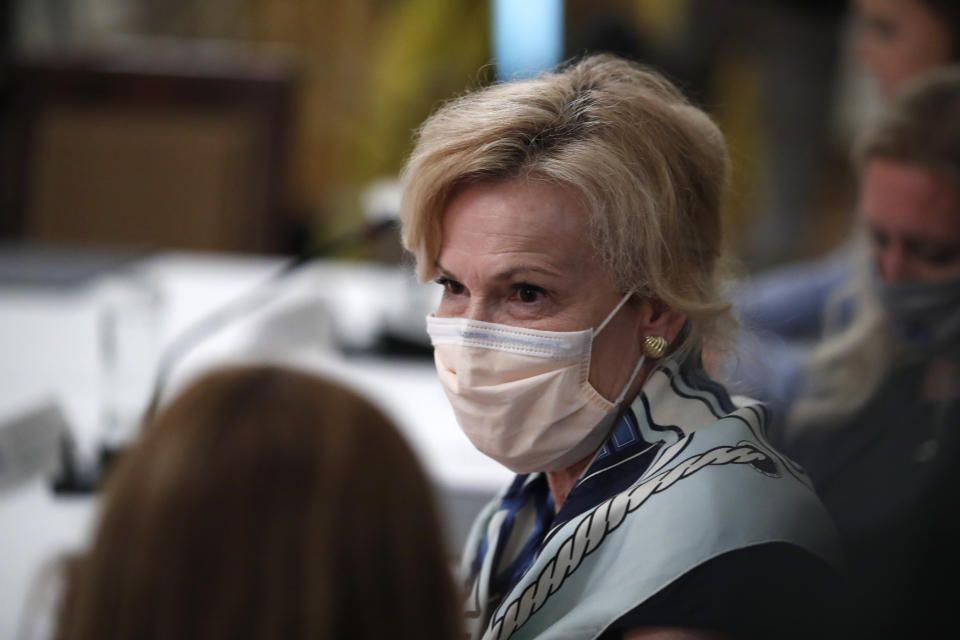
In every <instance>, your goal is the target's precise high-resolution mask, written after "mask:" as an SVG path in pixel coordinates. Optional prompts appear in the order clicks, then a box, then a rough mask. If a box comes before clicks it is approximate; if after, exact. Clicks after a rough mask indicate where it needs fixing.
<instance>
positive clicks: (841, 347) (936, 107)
mask: <svg viewBox="0 0 960 640" xmlns="http://www.w3.org/2000/svg"><path fill="white" fill-rule="evenodd" d="M857 157H858V161H859V162H858V164H859V168H860V174H861V186H860V198H859V217H860V229H859V231H860V243H859V244H858V245H857V246H858V248H859V250H860V256H859V257H860V258H861V259H860V260H859V261H858V266H859V268H860V270H859V273H857V274H856V277H855V278H854V280H853V281H852V282H851V283H850V286H849V288H848V289H847V290H846V291H843V292H842V293H843V295H841V296H839V297H838V298H837V299H836V300H834V301H833V304H832V305H831V307H830V308H829V309H828V311H829V312H831V313H830V314H828V316H829V315H831V314H832V315H834V316H835V317H834V318H833V319H831V318H829V317H828V323H827V326H828V337H827V338H826V339H825V340H824V341H823V342H822V343H820V344H819V346H818V347H817V349H816V350H815V352H814V356H813V360H812V362H811V364H810V367H809V370H808V371H807V372H806V389H807V390H806V393H805V395H803V396H801V398H800V399H799V400H798V402H797V403H796V405H795V407H794V410H793V411H792V413H791V415H790V419H789V423H788V425H787V429H786V431H785V432H784V433H783V435H782V443H781V444H782V447H783V449H784V450H785V451H786V452H787V454H788V455H790V456H791V457H792V458H794V459H795V460H796V461H797V462H799V463H800V464H801V465H802V466H803V467H804V468H805V469H806V470H807V472H808V473H809V474H810V477H811V478H812V479H813V482H814V485H815V487H816V488H817V491H818V493H819V494H820V496H821V497H822V499H823V500H824V502H825V503H826V505H827V507H828V508H829V509H830V513H831V515H832V516H833V518H834V520H835V522H836V523H837V526H838V528H839V530H840V534H841V538H842V542H843V544H844V549H845V551H846V554H847V557H848V560H849V561H850V565H851V572H852V573H853V577H854V579H855V584H856V587H857V595H858V596H859V606H858V607H857V608H855V609H854V611H853V614H854V627H853V628H852V630H851V632H850V635H851V637H871V638H874V637H888V636H891V637H892V636H893V635H895V634H897V633H901V632H902V633H906V634H907V635H908V636H910V637H915V636H922V635H923V634H922V632H926V631H930V632H932V631H939V629H940V628H941V626H942V625H948V624H949V623H950V620H951V618H952V606H953V593H954V591H953V589H952V588H951V587H950V586H949V585H951V584H952V582H953V580H954V579H955V578H956V575H957V572H958V570H960V562H958V554H957V548H956V544H957V541H958V540H960V526H958V518H957V512H956V510H957V506H958V505H960V431H958V427H960V66H955V67H951V68H948V69H945V70H940V71H935V72H932V73H931V74H930V75H929V76H925V77H924V78H922V79H920V80H919V81H916V83H915V84H912V85H910V86H908V88H906V89H905V90H904V91H903V92H902V93H901V94H899V95H898V97H897V98H896V99H895V100H894V102H893V103H892V104H891V105H890V107H889V109H888V110H887V111H886V112H885V113H884V114H883V115H882V116H881V118H880V120H879V121H878V122H877V123H876V125H875V126H874V127H872V128H871V129H870V130H869V131H868V132H867V134H866V136H865V137H864V138H863V140H862V141H861V144H860V146H859V147H858V151H857ZM944 628H949V627H944Z"/></svg>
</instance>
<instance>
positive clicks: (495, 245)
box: [439, 178, 596, 269]
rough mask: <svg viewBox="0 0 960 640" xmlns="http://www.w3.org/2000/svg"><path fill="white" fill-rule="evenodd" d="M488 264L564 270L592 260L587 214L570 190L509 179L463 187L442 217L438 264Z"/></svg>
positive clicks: (593, 253) (505, 267) (592, 252)
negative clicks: (487, 261) (476, 261)
mask: <svg viewBox="0 0 960 640" xmlns="http://www.w3.org/2000/svg"><path fill="white" fill-rule="evenodd" d="M470 259H490V260H496V261H499V262H500V263H502V264H501V265H500V266H501V267H502V268H504V269H509V268H515V267H516V266H517V265H516V264H514V265H512V266H509V265H508V263H510V262H530V263H531V264H532V265H536V264H538V263H544V265H543V266H546V267H552V268H555V269H556V268H563V267H566V266H579V267H581V268H582V267H584V266H588V265H587V263H590V262H592V261H595V260H596V255H595V252H594V250H593V245H592V244H591V242H590V230H589V212H588V211H587V210H586V208H585V206H584V205H583V204H582V201H581V199H580V198H578V197H577V195H576V194H575V193H574V192H573V191H572V189H570V188H564V187H562V186H559V185H556V184H552V183H548V182H544V181H537V180H528V179H522V178H518V179H513V180H509V181H506V182H498V183H481V184H474V185H469V186H466V187H463V188H462V189H460V190H459V191H458V192H457V193H456V194H455V195H454V197H453V198H451V200H450V202H449V203H448V205H447V208H446V209H445V211H444V213H443V239H442V243H441V248H440V256H439V262H440V264H441V265H442V266H444V267H445V268H447V269H451V268H453V267H452V265H451V264H449V263H450V262H451V261H454V262H457V261H464V260H470Z"/></svg>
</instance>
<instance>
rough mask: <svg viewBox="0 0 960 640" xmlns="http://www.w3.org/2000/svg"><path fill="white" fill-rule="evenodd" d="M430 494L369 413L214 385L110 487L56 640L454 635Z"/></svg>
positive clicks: (73, 577) (125, 459)
mask: <svg viewBox="0 0 960 640" xmlns="http://www.w3.org/2000/svg"><path fill="white" fill-rule="evenodd" d="M456 602H457V597H456V595H455V590H454V586H453V583H452V580H451V575H450V574H449V572H448V567H447V561H446V558H445V553H444V545H443V541H442V535H441V532H440V523H439V518H438V514H437V512H436V509H435V507H434V504H433V496H432V489H431V486H430V483H429V482H428V480H427V477H426V474H425V473H424V472H423V470H422V468H421V467H420V465H419V463H418V462H417V460H416V458H415V456H414V454H413V452H412V451H411V450H410V448H409V446H408V445H407V444H406V442H404V440H403V438H402V437H401V436H400V434H399V433H398V432H397V430H396V429H395V428H394V426H393V424H392V423H391V422H390V421H389V420H388V419H387V418H386V417H385V416H384V415H383V414H382V413H381V412H380V411H378V410H377V409H376V408H375V407H373V406H372V405H371V404H370V403H369V402H368V401H366V400H364V399H363V398H361V397H360V396H358V395H356V394H354V393H351V392H349V391H347V390H346V389H344V388H342V387H341V386H339V385H337V384H335V383H332V382H328V381H325V380H322V379H320V378H317V377H314V376H312V375H309V374H306V373H302V372H297V371H293V370H286V369H282V368H277V367H270V366H257V367H250V368H246V367H245V368H237V369H226V370H221V371H217V372H215V373H211V374H208V375H207V376H205V377H204V378H202V379H201V380H200V381H199V382H197V383H196V384H194V385H192V386H191V387H190V388H189V389H188V390H187V391H186V392H185V393H183V394H182V395H181V396H179V397H178V398H177V399H176V400H175V401H174V402H173V403H172V404H171V405H170V406H169V407H168V408H166V409H165V410H164V411H162V412H161V413H160V414H159V415H158V416H157V417H156V418H154V419H153V420H152V421H151V422H150V423H148V424H147V425H146V426H145V427H144V432H143V434H142V436H141V438H140V440H139V442H138V443H137V444H136V445H135V446H134V447H133V448H132V449H131V450H129V451H127V452H125V453H124V454H123V455H122V457H121V458H120V461H119V463H118V466H117V468H115V469H114V470H113V471H111V473H110V477H109V480H108V483H107V487H106V494H105V496H104V503H103V511H102V515H101V518H100V521H99V524H98V527H97V530H96V533H95V536H94V540H93V544H92V547H91V548H90V550H89V551H88V552H86V553H85V554H83V555H82V556H80V557H78V558H77V559H75V560H74V561H73V562H71V563H70V564H69V565H68V572H67V589H66V595H65V598H64V601H63V605H62V611H61V614H60V617H59V629H58V633H57V636H56V637H57V638H58V639H60V640H94V639H96V640H110V639H111V638H117V639H119V638H143V639H150V638H181V639H184V640H189V639H191V638H193V639H197V640H200V639H207V638H209V639H213V638H238V639H243V638H250V639H254V638H263V639H267V638H291V639H292V638H303V639H307V638H311V639H312V638H383V637H388V636H389V637H403V638H428V639H440V638H452V637H455V635H456V634H457V633H458V632H459V631H460V628H459V615H458V607H457V604H456Z"/></svg>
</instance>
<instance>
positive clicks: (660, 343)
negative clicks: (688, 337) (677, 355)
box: [643, 336, 667, 358]
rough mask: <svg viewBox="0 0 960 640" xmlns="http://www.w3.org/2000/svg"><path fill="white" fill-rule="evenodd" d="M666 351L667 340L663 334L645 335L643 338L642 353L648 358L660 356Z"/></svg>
mask: <svg viewBox="0 0 960 640" xmlns="http://www.w3.org/2000/svg"><path fill="white" fill-rule="evenodd" d="M666 351H667V341H666V339H665V338H664V337H663V336H647V337H646V338H644V339H643V355H645V356H647V357H648V358H662V357H663V354H664V353H666Z"/></svg>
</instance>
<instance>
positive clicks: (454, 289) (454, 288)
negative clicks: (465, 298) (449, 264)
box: [434, 278, 466, 296]
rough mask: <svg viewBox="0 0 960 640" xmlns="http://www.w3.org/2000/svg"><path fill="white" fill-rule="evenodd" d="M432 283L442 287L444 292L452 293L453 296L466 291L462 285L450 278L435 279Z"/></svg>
mask: <svg viewBox="0 0 960 640" xmlns="http://www.w3.org/2000/svg"><path fill="white" fill-rule="evenodd" d="M434 282H436V283H437V284H438V285H440V286H441V287H443V289H444V291H446V292H447V293H452V294H453V295H455V296H458V295H460V294H462V293H463V292H464V291H465V290H466V289H465V287H464V286H463V285H462V284H460V283H459V282H457V281H456V280H451V279H450V278H437V279H436V280H434Z"/></svg>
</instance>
